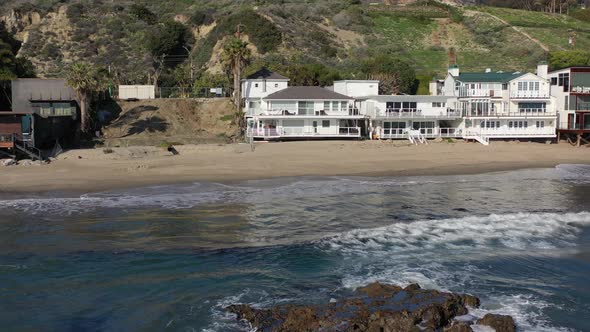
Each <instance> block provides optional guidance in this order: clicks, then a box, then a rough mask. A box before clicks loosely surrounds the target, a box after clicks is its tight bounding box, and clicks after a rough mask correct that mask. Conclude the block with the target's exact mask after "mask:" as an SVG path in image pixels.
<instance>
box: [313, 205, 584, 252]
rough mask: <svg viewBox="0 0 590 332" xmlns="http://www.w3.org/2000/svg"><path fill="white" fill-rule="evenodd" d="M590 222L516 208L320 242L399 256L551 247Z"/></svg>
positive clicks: (400, 225) (336, 247)
mask: <svg viewBox="0 0 590 332" xmlns="http://www.w3.org/2000/svg"><path fill="white" fill-rule="evenodd" d="M587 225H590V213H588V212H581V213H565V214H555V213H541V214H534V213H516V214H505V215H489V216H483V217H480V216H471V217H464V218H452V219H443V220H422V221H414V222H408V223H395V224H393V225H389V226H386V227H379V228H373V229H359V230H353V231H349V232H345V233H342V234H338V235H334V236H331V237H327V238H324V239H322V240H321V241H320V242H319V245H320V246H322V247H327V248H329V249H332V250H337V251H339V252H342V253H345V254H355V255H372V256H373V255H388V256H390V255H396V254H400V253H403V254H404V255H407V254H408V253H412V252H414V253H417V254H420V253H424V252H432V251H433V250H437V249H450V250H455V251H456V250H458V249H466V250H472V249H483V248H487V247H502V246H503V247H505V248H510V249H525V248H535V249H543V248H547V249H551V248H554V247H555V246H556V245H557V244H558V245H559V246H558V247H566V248H567V247H570V246H571V245H572V244H571V240H572V239H575V238H576V236H577V234H578V233H579V232H580V231H581V226H587Z"/></svg>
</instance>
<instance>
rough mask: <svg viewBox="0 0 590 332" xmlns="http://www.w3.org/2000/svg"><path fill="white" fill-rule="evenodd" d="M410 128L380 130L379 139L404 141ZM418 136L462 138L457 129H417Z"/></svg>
mask: <svg viewBox="0 0 590 332" xmlns="http://www.w3.org/2000/svg"><path fill="white" fill-rule="evenodd" d="M410 130H411V129H410V128H391V129H389V128H385V129H381V132H380V133H379V138H381V139H406V138H408V133H409V131H410ZM417 130H418V131H420V134H421V135H423V136H424V137H426V138H438V137H443V138H453V137H462V132H461V129H457V128H420V129H417Z"/></svg>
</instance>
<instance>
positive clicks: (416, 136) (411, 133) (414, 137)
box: [407, 130, 428, 145]
mask: <svg viewBox="0 0 590 332" xmlns="http://www.w3.org/2000/svg"><path fill="white" fill-rule="evenodd" d="M407 133H408V140H409V141H410V143H412V144H414V145H420V144H426V145H428V140H427V139H426V137H425V136H424V135H422V133H421V132H420V130H408V131H407Z"/></svg>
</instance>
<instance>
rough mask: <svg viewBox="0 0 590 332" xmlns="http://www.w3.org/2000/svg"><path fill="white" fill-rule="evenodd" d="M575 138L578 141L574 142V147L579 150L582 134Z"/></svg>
mask: <svg viewBox="0 0 590 332" xmlns="http://www.w3.org/2000/svg"><path fill="white" fill-rule="evenodd" d="M576 136H577V137H578V139H577V140H576V147H578V148H579V147H580V146H581V143H582V134H580V133H578V134H577V135H576Z"/></svg>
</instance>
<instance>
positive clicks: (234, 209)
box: [0, 165, 590, 331]
mask: <svg viewBox="0 0 590 332" xmlns="http://www.w3.org/2000/svg"><path fill="white" fill-rule="evenodd" d="M589 198H590V167H587V166H576V165H563V166H560V167H558V168H556V169H539V170H524V171H516V172H504V173H494V174H485V175H469V176H447V177H412V178H340V177H338V178H335V177H330V178H293V179H281V180H272V181H270V180H269V181H251V182H243V183H239V184H236V185H221V184H208V183H196V184H189V185H181V186H178V185H176V186H160V187H151V188H141V189H135V190H126V191H118V192H110V193H101V194H91V195H85V196H82V197H71V196H68V195H67V194H51V195H49V194H46V195H42V196H38V197H19V198H14V197H13V196H12V197H11V196H10V195H3V196H2V197H0V330H2V331H4V330H8V331H41V330H42V331H166V330H170V331H247V328H246V327H245V326H243V325H242V326H240V325H239V324H238V323H236V322H235V319H234V317H232V316H230V315H227V314H226V313H224V311H223V308H224V307H225V306H227V305H229V304H232V303H237V302H239V303H250V304H254V305H256V306H259V307H268V306H272V305H275V304H279V303H316V302H326V301H329V300H330V299H331V298H338V297H340V296H345V295H347V294H349V293H350V292H351V291H352V290H353V289H354V288H355V287H357V286H361V285H365V284H367V283H369V282H372V281H377V280H378V281H384V282H388V283H395V284H401V285H405V284H408V283H412V282H418V283H420V284H421V285H422V286H423V287H429V288H437V289H442V290H449V291H456V292H468V293H472V294H476V295H478V296H480V297H481V298H482V300H483V308H482V309H480V310H476V311H473V312H472V314H473V315H476V316H482V315H484V314H485V313H487V312H495V313H503V314H510V315H512V316H514V317H515V318H516V321H517V324H518V326H519V328H520V330H522V331H590V321H589V320H588V318H589V317H590V200H589Z"/></svg>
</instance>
